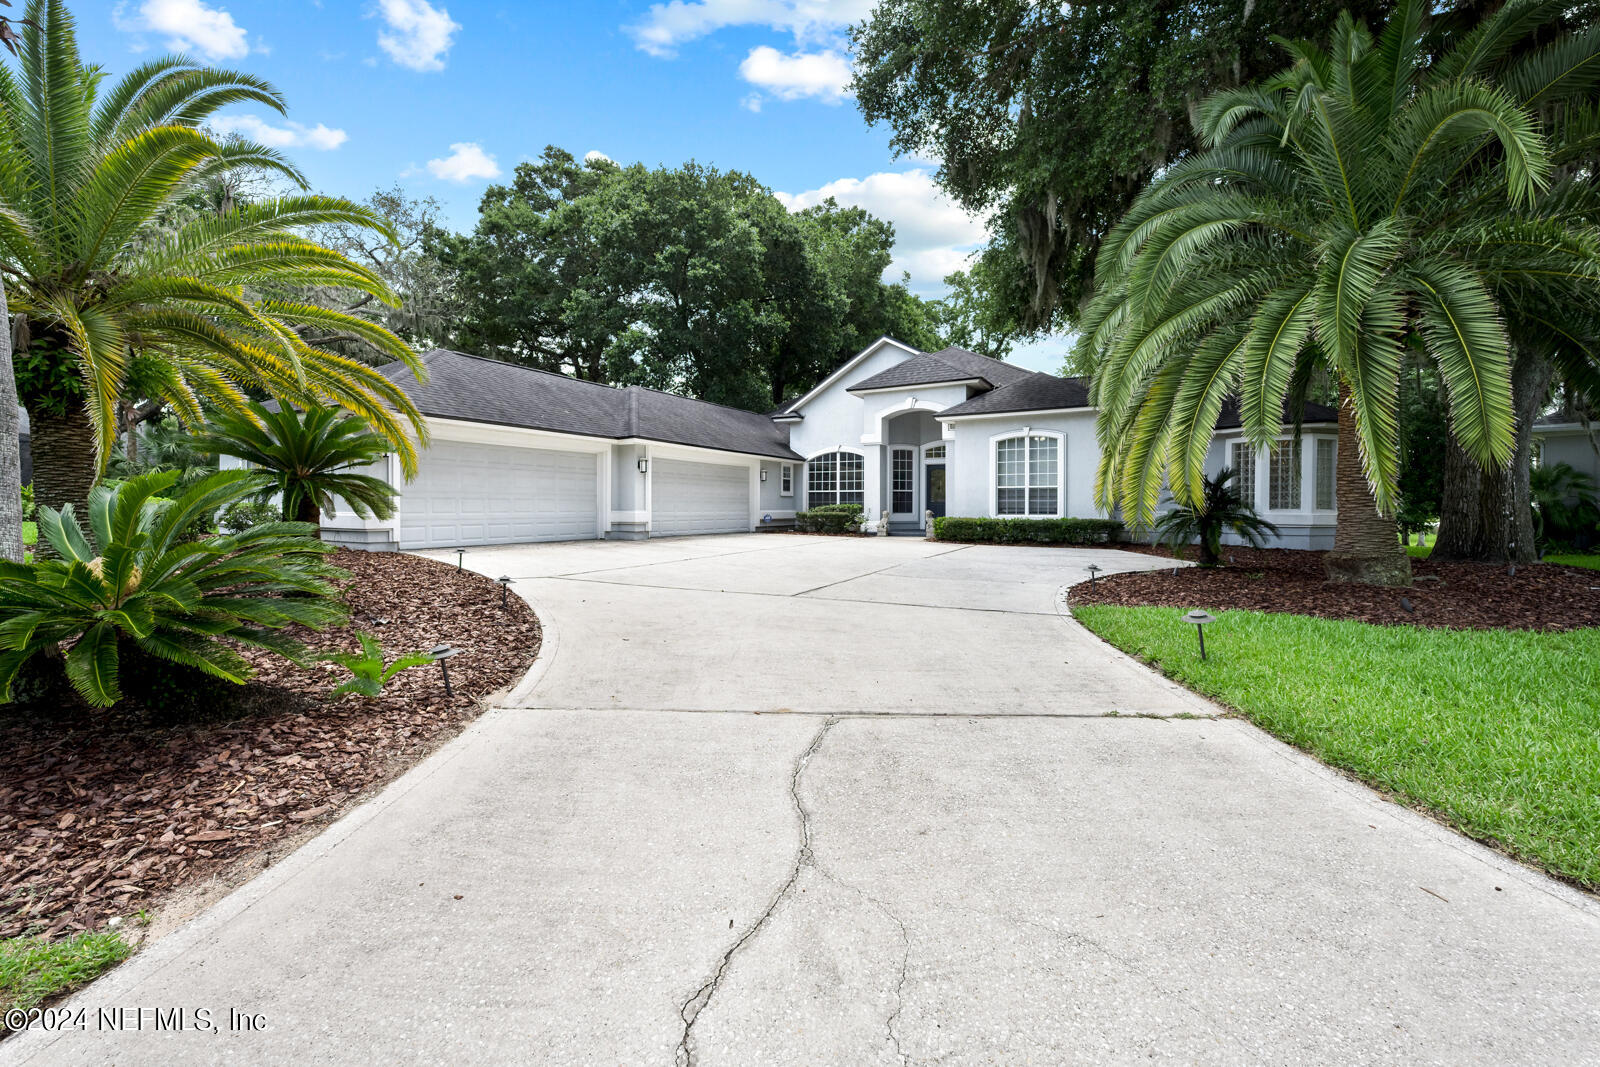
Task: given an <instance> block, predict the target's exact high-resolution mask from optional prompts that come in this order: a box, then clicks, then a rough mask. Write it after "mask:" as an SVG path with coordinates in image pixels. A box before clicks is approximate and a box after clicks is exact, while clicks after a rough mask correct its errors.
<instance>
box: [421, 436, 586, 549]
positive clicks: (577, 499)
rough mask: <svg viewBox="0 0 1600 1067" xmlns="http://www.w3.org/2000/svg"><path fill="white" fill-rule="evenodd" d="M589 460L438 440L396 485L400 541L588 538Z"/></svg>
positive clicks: (434, 543)
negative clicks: (412, 474)
mask: <svg viewBox="0 0 1600 1067" xmlns="http://www.w3.org/2000/svg"><path fill="white" fill-rule="evenodd" d="M595 462H596V457H595V455H594V454H593V453H590V452H559V451H554V450H551V449H545V448H508V447H506V446H503V445H474V444H464V443H462V442H459V441H439V442H436V443H435V444H434V445H433V446H432V447H431V448H429V449H427V450H426V451H424V452H423V453H422V455H421V457H420V458H419V460H418V463H417V467H418V470H417V477H416V478H415V480H413V481H412V482H410V483H409V484H408V485H406V486H404V487H403V488H402V489H401V497H400V547H401V548H451V547H454V546H456V545H499V544H514V543H517V542H523V541H573V540H578V539H580V538H589V537H594V536H595V535H596V533H597V532H598V530H599V521H598V519H597V517H596V512H597V507H598V505H597V503H596V499H597V489H596V485H597V483H596V481H595V478H596V466H595Z"/></svg>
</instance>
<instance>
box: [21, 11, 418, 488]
mask: <svg viewBox="0 0 1600 1067" xmlns="http://www.w3.org/2000/svg"><path fill="white" fill-rule="evenodd" d="M27 18H28V20H29V24H28V25H27V26H26V27H25V28H24V30H23V32H22V35H21V42H22V47H21V57H20V63H19V68H18V70H17V72H16V73H15V74H13V73H12V72H11V70H9V69H5V68H0V272H3V273H4V275H5V277H6V282H7V285H8V288H9V290H10V294H11V297H12V310H13V312H14V314H15V322H14V326H13V332H14V335H15V337H16V338H17V341H18V344H17V349H18V351H17V369H18V371H17V378H18V382H19V385H20V391H21V393H22V395H23V399H24V402H25V403H26V404H27V406H28V409H29V413H30V415H31V416H32V420H33V446H34V455H35V457H36V461H35V468H34V471H35V474H34V481H35V493H36V495H37V498H38V500H39V502H40V503H41V504H47V505H52V506H57V507H59V506H61V505H62V504H65V503H68V502H76V503H78V504H80V506H81V504H82V502H83V501H84V500H86V499H87V494H88V490H89V487H90V485H91V484H92V483H93V481H94V480H95V478H96V476H97V474H98V473H99V472H100V471H102V470H103V469H104V467H105V464H106V462H107V460H108V458H109V456H110V453H111V449H112V445H113V442H114V440H115V436H116V433H117V430H118V420H117V411H118V406H119V403H120V402H121V401H122V400H123V399H124V397H125V395H126V394H127V393H128V392H129V391H130V390H134V389H137V394H136V395H137V396H145V397H149V398H151V399H154V400H158V401H160V402H162V403H164V404H167V405H170V407H171V408H172V409H173V410H174V411H175V412H176V413H177V414H178V415H179V416H180V417H181V418H182V419H183V420H184V421H185V422H187V423H195V422H198V421H200V419H201V417H202V415H201V403H202V401H204V402H206V403H207V404H208V405H209V406H211V407H212V408H214V409H216V410H219V411H226V412H234V413H238V414H244V413H245V412H247V411H249V410H250V409H249V407H248V405H247V397H246V391H247V390H256V391H265V392H267V393H269V394H271V395H274V396H278V397H282V398H285V399H288V400H291V401H294V402H297V403H300V404H305V405H311V404H320V403H335V404H338V405H340V406H342V407H345V408H348V409H350V410H351V411H354V412H357V413H359V414H361V415H362V416H363V417H365V418H366V419H367V420H368V421H369V422H370V423H371V424H372V426H373V427H375V428H376V429H377V430H378V432H380V433H382V434H383V435H384V437H385V438H386V439H387V440H388V442H389V444H390V446H391V448H392V449H393V450H394V451H396V452H397V453H398V454H399V455H400V457H401V459H402V461H403V463H404V464H405V466H406V469H407V470H408V471H409V470H411V469H414V464H415V450H414V446H413V445H412V443H411V442H410V441H409V440H408V439H407V436H406V433H405V429H404V423H406V422H409V423H410V425H411V427H412V429H413V431H414V432H415V433H416V435H417V436H418V438H419V439H421V440H425V439H426V433H425V430H424V426H423V423H422V417H421V415H420V414H419V413H418V412H417V410H416V408H415V407H414V406H413V405H412V404H411V402H410V401H409V400H408V399H407V397H406V395H405V393H404V392H403V391H402V390H401V389H400V388H399V387H398V386H396V385H395V384H393V383H392V382H390V381H389V380H388V379H387V378H385V377H384V376H383V375H381V374H379V373H377V372H376V371H375V370H373V369H372V368H371V367H368V366H364V365H362V364H361V363H358V362H357V361H355V360H351V359H347V358H345V357H342V356H338V355H336V354H333V353H331V352H327V351H325V350H323V349H320V348H318V347H315V346H314V345H312V344H308V343H307V341H306V339H305V338H306V334H307V332H308V331H332V332H337V333H339V334H341V335H355V336H357V337H360V338H361V339H362V340H364V341H366V342H368V343H370V344H371V345H373V346H374V347H376V348H377V349H378V350H380V351H381V352H383V353H384V354H386V355H387V356H389V357H392V358H393V359H398V360H404V361H405V362H406V363H407V365H408V366H410V367H411V369H412V371H413V372H414V373H415V374H416V375H417V376H418V377H419V379H420V378H421V377H422V376H423V375H424V371H423V369H422V365H421V363H420V361H419V360H418V359H417V358H416V355H415V354H414V353H413V352H412V351H411V350H410V349H409V348H408V347H407V346H406V345H405V344H404V343H403V342H402V341H401V340H400V339H399V338H397V337H395V336H394V335H393V334H392V333H390V332H389V331H388V330H386V329H384V328H383V327H381V326H378V325H376V324H375V323H373V322H371V321H368V320H366V319H361V318H358V317H355V316H352V315H348V314H344V313H341V312H338V311H332V310H329V309H327V308H321V307H314V306H311V305H308V304H305V303H302V302H297V301H294V300H292V299H277V298H258V297H256V296H254V295H253V294H252V291H253V289H257V288H264V287H270V288H272V289H273V290H275V291H278V292H282V291H289V290H292V289H293V288H294V287H310V286H316V285H338V286H341V287H345V288H348V289H352V290H356V291H359V292H362V293H367V294H371V295H372V296H373V297H375V298H377V299H381V300H384V301H386V302H391V303H392V302H394V300H395V298H394V296H393V294H392V293H390V291H389V289H388V288H387V286H385V284H384V283H383V281H382V280H380V279H379V278H378V277H377V275H376V274H375V273H374V272H373V271H371V270H369V269H367V268H366V267H363V266H360V265H359V264H356V263H353V262H351V261H350V260H349V259H346V258H345V257H344V256H341V255H339V254H338V253H336V252H332V251H330V250H328V249H325V248H322V247H320V246H318V245H316V244H314V243H312V242H310V241H308V240H306V239H305V238H303V237H301V236H299V231H300V230H301V229H302V228H304V227H307V226H314V225H323V224H330V223H342V224H347V225H355V226H364V227H370V228H373V229H376V230H378V231H380V232H383V233H385V234H386V235H388V234H389V231H388V229H387V227H386V224H384V223H383V222H382V220H380V219H378V218H377V217H376V216H375V215H374V214H373V213H372V212H370V211H368V210H367V209H365V208H362V207H359V206H358V205H355V204H352V203H350V202H349V201H345V200H339V199H334V198H330V197H324V196H312V195H295V196H287V197H283V198H280V199H275V200H270V201H265V202H262V203H255V204H241V205H234V206H233V207H232V208H231V210H228V211H226V212H225V213H222V214H204V213H199V214H193V215H191V216H190V217H188V219H187V221H183V222H181V223H179V224H178V225H176V226H173V227H167V228H157V227H155V226H154V225H153V221H154V220H157V219H160V218H164V217H170V216H171V215H172V214H173V213H172V212H171V210H170V209H171V208H172V207H173V205H175V204H177V203H179V202H180V201H182V200H183V199H184V198H185V197H186V196H188V195H190V193H192V192H193V191H194V190H195V189H196V188H199V187H202V186H204V184H205V183H206V182H207V181H208V180H210V179H212V178H214V177H216V176H217V175H220V174H226V173H229V172H232V171H235V170H238V169H241V168H265V169H268V170H272V171H276V172H277V173H280V174H283V175H285V176H287V177H289V178H290V179H292V180H294V181H295V182H296V183H298V184H299V186H300V187H301V188H304V187H305V182H304V179H303V178H302V177H301V176H300V174H299V172H298V171H296V170H295V169H294V167H292V166H291V165H290V164H289V163H287V162H286V161H285V160H284V159H283V158H282V157H281V156H280V155H279V154H278V153H277V152H274V151H272V150H270V149H268V148H265V147H262V146H261V145H257V144H253V143H250V142H247V141H230V142H228V143H227V144H218V143H217V142H216V141H214V140H212V139H211V138H210V137H208V136H206V135H205V134H204V133H202V132H200V130H198V129H197V126H198V125H199V124H200V123H201V122H203V121H204V120H205V119H206V118H207V117H208V116H210V115H211V114H212V113H214V112H215V111H216V110H217V109H218V108H220V107H223V106H225V105H227V104H233V103H239V102H253V103H258V104H262V105H265V106H267V107H270V108H273V109H275V110H278V111H280V112H281V111H282V110H283V101H282V98H281V97H280V96H279V94H278V93H277V91H276V90H274V89H273V88H272V87H271V86H270V85H268V84H267V83H266V82H263V81H261V80H260V79H258V78H254V77H252V76H250V75H248V74H242V73H237V72H233V71H226V70H216V69H212V68H209V67H200V66H196V65H195V64H193V63H191V62H189V61H188V60H186V59H184V58H182V57H167V58H163V59H158V60H154V61H152V62H150V63H146V64H144V65H143V66H141V67H139V68H138V69H136V70H134V71H133V72H132V73H130V74H129V75H128V76H127V77H125V78H123V79H122V80H121V81H120V82H118V83H117V84H115V85H114V86H111V87H110V88H109V90H108V91H102V90H103V89H104V88H105V82H106V78H105V75H104V73H103V72H102V71H101V70H99V69H98V68H96V67H88V66H84V65H83V64H82V63H81V62H80V61H79V58H78V52H77V43H76V38H75V34H74V31H73V23H72V19H71V17H70V16H69V15H68V14H67V12H66V11H65V9H64V8H63V7H62V5H61V4H60V3H59V2H58V0H32V2H31V3H30V4H29V5H28V8H27Z"/></svg>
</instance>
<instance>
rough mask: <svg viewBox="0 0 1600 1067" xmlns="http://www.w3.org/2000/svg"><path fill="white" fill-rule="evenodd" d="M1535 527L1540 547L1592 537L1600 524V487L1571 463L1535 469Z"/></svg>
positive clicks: (1533, 484) (1533, 482)
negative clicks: (1589, 534) (1596, 525)
mask: <svg viewBox="0 0 1600 1067" xmlns="http://www.w3.org/2000/svg"><path fill="white" fill-rule="evenodd" d="M1530 480H1531V483H1532V486H1533V527H1534V531H1535V536H1536V537H1537V538H1538V539H1539V541H1540V543H1542V544H1547V543H1549V542H1551V541H1570V540H1573V539H1575V538H1579V537H1582V536H1583V535H1584V534H1586V533H1593V532H1594V528H1595V524H1596V523H1597V522H1600V485H1597V484H1596V483H1595V480H1594V479H1593V478H1591V477H1590V476H1589V475H1587V474H1585V473H1584V472H1583V471H1580V470H1578V469H1577V468H1576V467H1574V466H1573V465H1572V464H1570V463H1553V464H1551V465H1550V466H1548V467H1535V468H1534V469H1533V472H1532V475H1531V478H1530Z"/></svg>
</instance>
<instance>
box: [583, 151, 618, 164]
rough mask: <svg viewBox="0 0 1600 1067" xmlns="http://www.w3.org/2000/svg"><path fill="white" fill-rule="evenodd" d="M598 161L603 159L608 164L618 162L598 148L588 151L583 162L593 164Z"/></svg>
mask: <svg viewBox="0 0 1600 1067" xmlns="http://www.w3.org/2000/svg"><path fill="white" fill-rule="evenodd" d="M597 159H603V160H605V161H606V162H607V163H615V162H616V160H614V159H612V158H611V157H610V156H608V155H606V154H605V153H604V152H602V151H600V149H598V148H591V149H589V151H587V152H585V153H584V154H583V161H584V162H585V163H593V162H594V161H595V160H597Z"/></svg>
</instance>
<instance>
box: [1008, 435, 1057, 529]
mask: <svg viewBox="0 0 1600 1067" xmlns="http://www.w3.org/2000/svg"><path fill="white" fill-rule="evenodd" d="M994 486H995V489H994V513H995V514H996V515H1015V516H1023V517H1028V518H1055V517H1056V516H1058V515H1060V514H1061V436H1060V435H1059V434H1037V433H1036V434H1018V435H1017V436H1015V437H1000V438H996V439H995V442H994Z"/></svg>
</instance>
